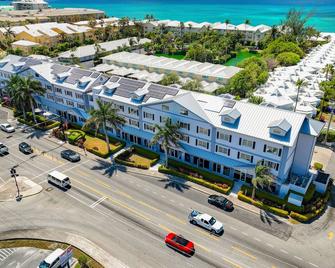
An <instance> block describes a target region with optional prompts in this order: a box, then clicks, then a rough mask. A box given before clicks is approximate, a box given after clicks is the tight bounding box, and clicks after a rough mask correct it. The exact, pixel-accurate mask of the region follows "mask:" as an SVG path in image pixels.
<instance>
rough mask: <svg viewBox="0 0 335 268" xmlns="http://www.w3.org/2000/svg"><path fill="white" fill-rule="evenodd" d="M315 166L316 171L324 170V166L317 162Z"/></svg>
mask: <svg viewBox="0 0 335 268" xmlns="http://www.w3.org/2000/svg"><path fill="white" fill-rule="evenodd" d="M313 166H314V169H316V170H322V169H323V164H321V163H319V162H315V163H314V165H313Z"/></svg>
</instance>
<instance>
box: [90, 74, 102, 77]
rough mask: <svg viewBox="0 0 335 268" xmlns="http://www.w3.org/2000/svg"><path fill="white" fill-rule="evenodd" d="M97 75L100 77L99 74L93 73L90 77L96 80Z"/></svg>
mask: <svg viewBox="0 0 335 268" xmlns="http://www.w3.org/2000/svg"><path fill="white" fill-rule="evenodd" d="M99 75H100V73H93V74H92V75H91V77H92V78H98V77H99Z"/></svg>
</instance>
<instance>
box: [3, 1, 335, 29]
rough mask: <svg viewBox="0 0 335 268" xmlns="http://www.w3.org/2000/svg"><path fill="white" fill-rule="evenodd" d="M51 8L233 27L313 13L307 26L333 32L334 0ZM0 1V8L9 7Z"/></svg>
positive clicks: (70, 4) (83, 3) (58, 4)
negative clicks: (291, 12) (289, 14)
mask: <svg viewBox="0 0 335 268" xmlns="http://www.w3.org/2000/svg"><path fill="white" fill-rule="evenodd" d="M48 2H49V5H50V6H52V7H57V8H63V7H84V8H96V9H101V10H104V11H105V12H106V13H107V15H108V16H116V17H123V16H128V17H130V18H138V19H139V18H143V17H144V16H145V15H146V14H153V15H154V16H155V17H156V18H159V19H172V20H181V21H190V20H191V21H195V22H203V21H208V22H217V21H221V22H222V21H225V20H226V19H229V20H230V21H231V23H233V24H239V23H243V22H244V20H245V19H249V20H250V21H251V24H252V25H255V24H267V25H270V26H271V25H275V24H279V23H280V22H281V21H282V20H283V19H284V17H285V15H286V13H287V11H288V10H289V9H291V8H296V9H299V10H302V11H304V12H306V13H312V14H313V16H312V17H311V19H310V20H309V24H310V25H312V26H314V27H316V28H317V29H318V30H320V31H323V32H335V0H216V1H215V0H207V1H199V0H193V1H191V0H179V1H177V0H94V1H92V0H49V1H48ZM8 3H9V2H8V1H0V5H5V4H8Z"/></svg>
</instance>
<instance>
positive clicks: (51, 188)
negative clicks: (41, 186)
mask: <svg viewBox="0 0 335 268" xmlns="http://www.w3.org/2000/svg"><path fill="white" fill-rule="evenodd" d="M53 189H54V188H53V187H48V188H46V189H45V190H46V191H47V192H50V191H52V190H53Z"/></svg>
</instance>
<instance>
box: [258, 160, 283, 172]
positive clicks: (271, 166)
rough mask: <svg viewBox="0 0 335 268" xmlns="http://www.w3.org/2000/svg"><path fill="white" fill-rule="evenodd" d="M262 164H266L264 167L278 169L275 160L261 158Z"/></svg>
mask: <svg viewBox="0 0 335 268" xmlns="http://www.w3.org/2000/svg"><path fill="white" fill-rule="evenodd" d="M262 165H263V166H266V167H269V168H272V169H275V170H278V169H279V164H278V163H275V162H272V161H269V160H264V159H263V160H262Z"/></svg>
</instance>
